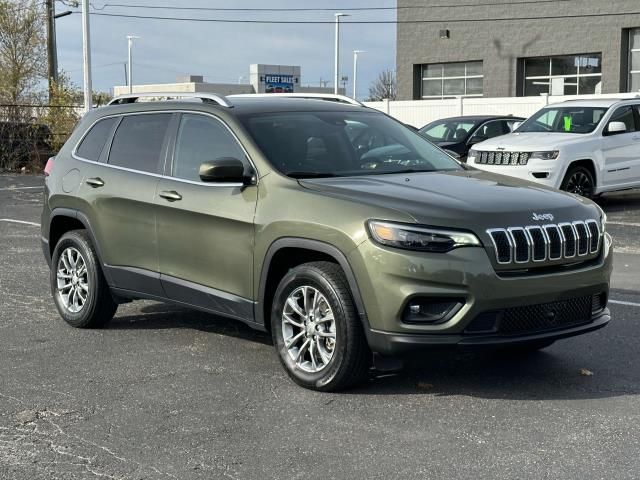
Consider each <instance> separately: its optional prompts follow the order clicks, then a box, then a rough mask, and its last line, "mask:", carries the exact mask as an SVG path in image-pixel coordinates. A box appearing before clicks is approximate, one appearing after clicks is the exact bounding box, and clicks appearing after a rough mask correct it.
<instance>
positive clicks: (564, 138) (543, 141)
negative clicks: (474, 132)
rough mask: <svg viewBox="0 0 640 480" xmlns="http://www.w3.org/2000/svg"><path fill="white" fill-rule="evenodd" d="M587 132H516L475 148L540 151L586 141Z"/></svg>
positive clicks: (486, 141)
mask: <svg viewBox="0 0 640 480" xmlns="http://www.w3.org/2000/svg"><path fill="white" fill-rule="evenodd" d="M584 139H585V134H580V133H552V132H522V133H520V132H515V133H509V134H507V135H502V136H500V137H495V138H491V139H489V140H485V141H484V142H481V143H478V144H477V145H474V146H473V149H474V150H480V151H483V150H488V151H492V150H497V149H498V148H500V149H504V150H506V151H525V152H539V151H543V150H557V149H558V148H560V147H562V146H563V145H566V144H570V143H574V142H580V141H584Z"/></svg>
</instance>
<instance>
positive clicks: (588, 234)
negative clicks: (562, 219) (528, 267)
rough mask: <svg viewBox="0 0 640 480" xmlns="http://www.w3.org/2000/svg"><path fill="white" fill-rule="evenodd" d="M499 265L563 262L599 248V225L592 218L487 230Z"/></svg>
mask: <svg viewBox="0 0 640 480" xmlns="http://www.w3.org/2000/svg"><path fill="white" fill-rule="evenodd" d="M487 233H488V234H489V236H490V237H491V241H492V243H493V247H494V249H495V254H496V260H497V262H498V263H499V264H501V265H507V264H518V263H529V262H544V261H564V260H567V259H572V258H575V257H584V256H586V255H588V254H594V253H598V251H599V250H600V239H601V237H602V232H600V225H599V224H598V222H597V221H595V220H587V221H584V222H583V221H576V222H573V223H559V224H557V225H555V224H549V225H542V226H540V225H531V226H528V227H507V228H492V229H489V230H487Z"/></svg>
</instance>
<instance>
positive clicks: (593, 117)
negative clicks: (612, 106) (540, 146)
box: [516, 106, 608, 133]
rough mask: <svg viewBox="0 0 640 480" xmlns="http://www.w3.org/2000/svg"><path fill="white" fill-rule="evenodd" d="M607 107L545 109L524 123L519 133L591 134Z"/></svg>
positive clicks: (518, 130)
mask: <svg viewBox="0 0 640 480" xmlns="http://www.w3.org/2000/svg"><path fill="white" fill-rule="evenodd" d="M607 110H608V108H607V107H578V106H571V107H551V108H543V109H542V110H540V111H538V112H537V113H535V114H534V115H533V116H531V117H529V119H528V120H527V121H526V122H524V123H523V124H522V125H520V127H519V128H518V129H517V130H516V131H517V132H519V133H520V132H555V133H591V132H593V131H594V130H595V129H596V127H597V126H598V123H600V120H602V117H604V114H605V113H607Z"/></svg>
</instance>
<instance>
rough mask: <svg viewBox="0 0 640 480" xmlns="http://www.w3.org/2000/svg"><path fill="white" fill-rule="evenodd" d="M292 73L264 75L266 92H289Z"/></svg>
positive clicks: (290, 90) (291, 87)
mask: <svg viewBox="0 0 640 480" xmlns="http://www.w3.org/2000/svg"><path fill="white" fill-rule="evenodd" d="M293 80H294V79H293V75H265V76H264V83H265V89H264V91H265V92H266V93H291V92H293V83H294V81H293Z"/></svg>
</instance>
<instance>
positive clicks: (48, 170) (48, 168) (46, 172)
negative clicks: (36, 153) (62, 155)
mask: <svg viewBox="0 0 640 480" xmlns="http://www.w3.org/2000/svg"><path fill="white" fill-rule="evenodd" d="M55 158H56V157H49V160H47V164H46V165H45V166H44V176H45V177H48V176H49V174H50V173H51V169H52V168H53V160H54V159H55Z"/></svg>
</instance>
